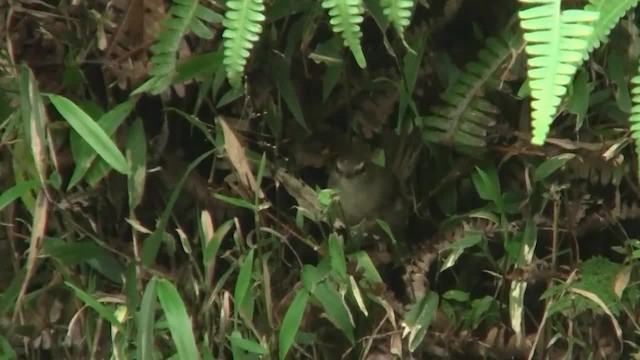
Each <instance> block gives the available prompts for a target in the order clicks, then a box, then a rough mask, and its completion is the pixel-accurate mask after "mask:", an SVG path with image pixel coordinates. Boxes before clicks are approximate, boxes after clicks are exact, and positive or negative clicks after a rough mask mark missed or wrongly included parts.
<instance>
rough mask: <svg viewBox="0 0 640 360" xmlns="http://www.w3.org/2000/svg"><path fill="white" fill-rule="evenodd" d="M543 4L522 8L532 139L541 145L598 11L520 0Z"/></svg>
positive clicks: (557, 2) (557, 1) (542, 0)
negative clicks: (564, 7)
mask: <svg viewBox="0 0 640 360" xmlns="http://www.w3.org/2000/svg"><path fill="white" fill-rule="evenodd" d="M520 2H523V3H534V4H541V5H539V6H536V7H533V8H529V9H526V10H521V11H519V13H518V16H519V17H520V20H521V22H520V26H521V27H522V29H524V30H525V34H524V39H525V40H526V41H527V42H528V44H527V46H526V47H525V51H526V52H527V54H528V55H529V58H528V60H527V63H528V65H529V70H528V72H527V75H528V77H529V87H530V88H531V97H532V98H533V101H532V102H531V107H532V109H533V113H532V116H531V118H532V125H533V136H532V139H531V143H532V144H534V145H542V144H543V143H544V141H545V139H546V137H547V134H548V133H549V127H550V126H551V122H552V121H553V117H554V116H555V113H556V111H557V108H558V106H559V105H560V101H561V98H562V96H564V95H565V94H566V92H567V85H568V84H569V82H570V81H571V79H572V77H573V75H574V74H575V72H576V70H577V67H578V65H579V64H580V63H581V62H582V54H583V52H584V51H585V49H586V48H587V38H588V37H589V36H590V35H591V34H592V33H593V27H592V26H590V25H588V23H590V22H593V21H595V20H597V19H598V16H599V13H598V12H594V11H585V10H565V11H562V10H561V8H560V3H561V0H520Z"/></svg>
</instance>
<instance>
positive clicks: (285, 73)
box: [271, 54, 309, 130]
mask: <svg viewBox="0 0 640 360" xmlns="http://www.w3.org/2000/svg"><path fill="white" fill-rule="evenodd" d="M271 60H272V61H271V65H272V66H273V71H272V74H273V76H272V80H273V81H274V82H275V83H276V84H277V85H278V90H279V92H280V95H281V96H282V99H284V102H285V104H287V107H288V108H289V111H291V113H292V114H293V117H294V118H295V119H296V122H297V123H298V124H300V126H302V127H303V128H305V129H306V130H309V128H308V127H307V124H306V123H305V122H304V115H303V113H302V107H300V101H299V100H298V96H297V95H296V92H295V89H294V88H293V84H292V83H291V76H289V73H290V69H291V66H290V64H289V63H288V60H287V59H285V58H284V57H283V56H280V55H278V54H275V55H274V56H272V57H271Z"/></svg>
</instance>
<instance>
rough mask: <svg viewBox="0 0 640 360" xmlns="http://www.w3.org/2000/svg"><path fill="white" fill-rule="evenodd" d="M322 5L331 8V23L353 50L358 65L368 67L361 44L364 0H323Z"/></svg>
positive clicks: (345, 43) (346, 44)
mask: <svg viewBox="0 0 640 360" xmlns="http://www.w3.org/2000/svg"><path fill="white" fill-rule="evenodd" d="M322 7H323V8H324V9H327V10H329V18H330V20H329V23H330V24H331V28H332V29H333V31H334V32H335V33H336V34H340V35H342V39H343V40H344V45H345V46H346V47H348V48H349V49H350V50H351V53H352V54H353V57H354V58H355V59H356V62H357V63H358V65H359V66H360V67H361V68H363V69H364V68H366V67H367V62H366V60H365V58H364V53H363V52H362V47H361V46H360V38H362V29H361V28H360V24H361V23H362V21H363V20H364V17H363V16H362V14H363V13H364V7H363V5H362V0H323V1H322Z"/></svg>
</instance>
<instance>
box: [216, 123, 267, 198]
mask: <svg viewBox="0 0 640 360" xmlns="http://www.w3.org/2000/svg"><path fill="white" fill-rule="evenodd" d="M218 120H219V121H220V124H221V125H222V132H223V133H224V148H225V150H226V151H227V155H228V156H229V160H230V161H231V165H233V167H234V168H235V169H236V172H237V173H238V178H239V179H240V182H241V183H242V185H244V186H245V187H247V188H248V189H251V191H253V192H254V193H258V194H259V196H260V197H261V198H263V197H264V194H263V193H262V190H261V189H259V188H258V184H257V183H256V178H255V177H254V176H253V171H252V170H251V165H250V164H249V160H248V159H247V156H246V154H245V152H244V147H243V146H242V144H241V143H240V140H238V137H237V136H236V134H235V132H234V131H233V129H231V127H230V126H229V124H228V123H227V122H226V121H225V120H224V119H223V118H221V117H220V118H218Z"/></svg>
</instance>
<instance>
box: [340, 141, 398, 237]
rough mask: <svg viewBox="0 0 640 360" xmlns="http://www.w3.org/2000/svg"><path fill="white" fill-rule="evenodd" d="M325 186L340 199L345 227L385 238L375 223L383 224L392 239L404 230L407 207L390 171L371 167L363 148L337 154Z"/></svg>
mask: <svg viewBox="0 0 640 360" xmlns="http://www.w3.org/2000/svg"><path fill="white" fill-rule="evenodd" d="M328 185H329V187H330V188H332V189H334V190H336V192H337V193H338V195H339V199H340V200H339V210H338V214H339V217H340V219H341V220H342V221H343V222H344V223H345V225H347V226H356V225H361V226H362V228H363V230H364V231H365V232H371V233H373V234H384V232H381V231H382V229H381V228H380V226H379V225H378V224H377V223H376V219H380V220H383V221H385V222H386V223H387V224H388V225H389V227H390V228H391V231H392V232H393V234H394V236H395V237H398V236H402V232H403V231H404V229H405V228H406V226H407V218H408V216H409V206H408V201H407V199H406V197H405V196H404V194H403V192H402V191H401V183H400V180H399V179H398V177H397V176H396V173H395V172H394V171H392V169H389V168H385V167H381V166H379V165H377V164H375V163H373V162H372V161H371V159H370V156H369V151H368V149H366V148H365V147H364V146H359V144H352V145H351V146H348V147H346V148H344V149H342V150H341V151H339V152H338V156H337V159H336V161H335V163H334V164H333V167H332V169H331V171H330V175H329V182H328Z"/></svg>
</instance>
